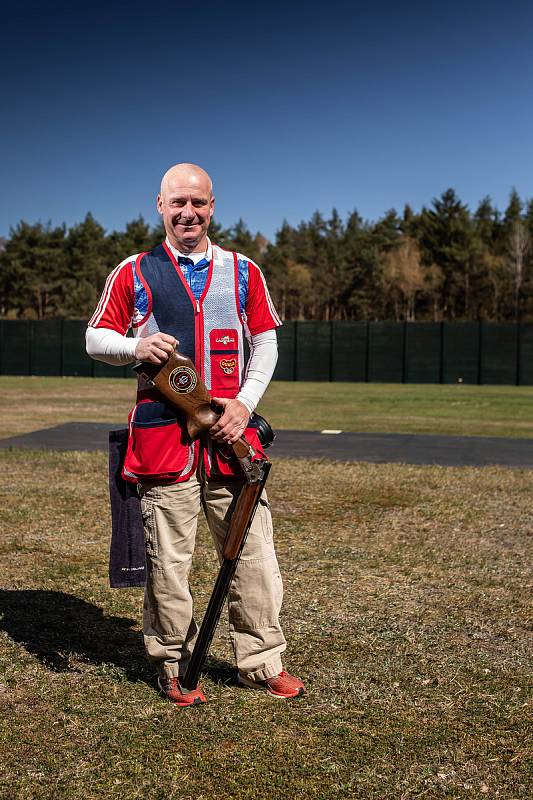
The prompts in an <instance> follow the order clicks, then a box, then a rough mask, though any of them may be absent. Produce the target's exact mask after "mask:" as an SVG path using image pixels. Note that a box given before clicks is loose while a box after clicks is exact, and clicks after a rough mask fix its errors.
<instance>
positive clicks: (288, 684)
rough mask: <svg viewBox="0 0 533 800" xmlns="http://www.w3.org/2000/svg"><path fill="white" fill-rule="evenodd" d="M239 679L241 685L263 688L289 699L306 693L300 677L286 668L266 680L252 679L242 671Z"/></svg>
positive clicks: (271, 693) (267, 691)
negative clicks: (286, 670) (290, 673)
mask: <svg viewBox="0 0 533 800" xmlns="http://www.w3.org/2000/svg"><path fill="white" fill-rule="evenodd" d="M237 680H238V682H239V683H240V684H241V686H248V688H249V689H263V690H264V691H265V692H266V693H267V694H270V695H272V697H280V698H282V699H289V698H292V697H301V695H302V694H305V686H304V685H303V683H302V681H301V680H300V678H296V677H295V676H294V675H289V673H288V672H285V670H282V671H281V672H280V673H279V675H274V677H273V678H267V680H266V681H252V680H250V678H245V677H244V675H241V674H240V673H239V676H238V679H237Z"/></svg>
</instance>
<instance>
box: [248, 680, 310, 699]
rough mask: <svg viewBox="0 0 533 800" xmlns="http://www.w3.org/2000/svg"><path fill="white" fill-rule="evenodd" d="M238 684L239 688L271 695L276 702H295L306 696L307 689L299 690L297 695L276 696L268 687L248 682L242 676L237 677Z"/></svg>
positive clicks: (255, 682)
mask: <svg viewBox="0 0 533 800" xmlns="http://www.w3.org/2000/svg"><path fill="white" fill-rule="evenodd" d="M237 683H238V684H239V686H245V687H246V688H247V689H255V690H256V691H259V692H265V694H269V695H270V697H275V698H276V700H295V699H296V698H297V697H302V695H304V694H305V689H303V688H302V689H298V691H297V692H296V694H276V692H273V691H272V690H271V689H269V688H268V686H263V684H261V683H257V681H251V680H248V678H243V677H242V676H241V675H238V676H237Z"/></svg>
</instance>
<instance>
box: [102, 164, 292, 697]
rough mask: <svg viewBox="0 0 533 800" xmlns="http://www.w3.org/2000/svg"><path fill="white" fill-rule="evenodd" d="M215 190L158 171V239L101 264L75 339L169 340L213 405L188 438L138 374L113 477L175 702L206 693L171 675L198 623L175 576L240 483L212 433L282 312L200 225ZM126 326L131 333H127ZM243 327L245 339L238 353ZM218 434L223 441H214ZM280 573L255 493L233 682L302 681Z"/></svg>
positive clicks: (250, 433)
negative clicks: (204, 432) (121, 493)
mask: <svg viewBox="0 0 533 800" xmlns="http://www.w3.org/2000/svg"><path fill="white" fill-rule="evenodd" d="M214 204H215V200H214V197H213V190H212V183H211V179H210V178H209V175H208V174H207V173H206V172H205V171H204V170H203V169H201V168H200V167H198V166H196V165H194V164H177V165H176V166H174V167H171V168H170V169H169V170H168V171H167V172H166V173H165V175H164V176H163V179H162V182H161V191H160V193H159V195H158V197H157V209H158V212H159V214H161V216H162V218H163V223H164V227H165V231H166V240H165V242H164V243H163V244H162V245H160V246H158V247H156V248H154V250H152V251H151V252H150V253H141V254H137V255H134V256H130V257H129V258H126V259H125V260H124V261H123V262H122V263H121V264H119V265H118V267H117V268H116V269H115V270H114V271H113V272H111V274H110V275H109V277H108V279H107V282H106V285H105V288H104V291H103V293H102V296H101V298H100V301H99V303H98V305H97V307H96V310H95V313H94V314H93V316H92V318H91V320H90V321H89V327H88V329H87V352H88V353H89V354H90V355H91V356H92V357H93V358H97V359H100V360H102V361H106V362H107V363H112V364H117V365H122V364H127V363H129V362H131V361H134V360H137V361H150V362H152V363H154V364H161V363H163V362H164V361H165V360H166V359H167V358H168V356H169V354H170V353H171V352H172V351H173V349H174V348H175V347H177V346H179V350H180V352H182V353H184V354H185V355H187V356H189V358H191V359H192V360H193V361H194V362H195V364H196V367H197V369H198V370H199V371H200V373H201V374H202V376H203V377H204V380H205V382H206V384H207V386H208V388H210V389H211V392H212V394H213V395H214V399H215V400H216V401H217V402H218V403H219V404H220V405H221V406H222V407H223V408H224V411H223V414H222V416H221V417H220V419H219V421H218V422H217V423H216V424H215V425H214V426H213V427H212V428H211V431H210V438H209V439H208V440H207V441H206V442H204V441H201V442H195V443H194V444H191V443H190V442H189V441H188V438H187V436H186V432H185V430H184V427H183V425H182V424H181V423H180V421H179V419H178V418H177V416H176V414H175V413H174V412H173V411H172V409H171V408H170V407H169V406H167V405H166V404H165V403H164V402H163V399H162V397H161V395H159V393H158V392H157V390H155V389H154V388H153V387H151V386H149V385H148V384H146V383H145V382H144V381H143V380H142V379H140V380H139V386H138V392H137V402H136V404H135V407H134V408H133V410H132V412H131V414H130V417H129V442H128V449H127V453H126V457H125V462H124V471H123V474H124V477H125V478H126V479H127V480H130V481H133V482H136V483H137V484H138V491H139V495H140V498H141V511H142V515H143V523H144V531H145V542H146V555H147V572H148V577H147V581H146V588H145V601H144V613H143V632H144V643H145V649H146V652H147V655H148V658H149V659H150V661H151V662H152V663H153V664H154V665H155V667H156V669H157V672H158V681H159V687H160V689H161V691H162V692H163V693H164V694H165V695H166V697H167V698H168V699H169V700H170V701H172V702H173V703H175V704H176V705H179V706H188V705H196V704H199V703H203V702H205V697H204V694H203V692H202V690H201V688H200V687H198V688H197V689H196V690H194V691H192V692H186V691H185V690H183V689H182V687H181V686H180V676H181V677H183V675H184V673H185V671H186V668H187V663H188V661H189V659H190V654H191V652H192V648H193V645H194V640H195V637H196V634H197V630H198V629H197V626H196V623H195V621H194V618H193V607H192V597H191V593H190V589H189V584H188V576H189V571H190V567H191V562H192V554H193V550H194V541H195V534H196V525H197V519H198V514H199V512H200V508H201V507H203V508H204V511H205V514H206V518H207V522H208V524H209V528H210V530H211V533H212V535H213V539H214V541H215V545H216V547H217V551H218V552H219V553H220V552H221V546H222V543H223V540H224V536H225V533H226V531H227V528H228V524H229V519H230V517H231V512H232V509H233V507H234V504H235V502H236V499H237V497H238V495H239V492H240V489H241V486H242V475H241V473H240V472H239V468H238V465H237V464H236V462H234V461H233V460H232V459H231V458H230V459H228V458H227V455H226V452H225V451H224V446H223V445H224V443H233V442H235V441H236V440H237V439H238V438H239V437H240V436H241V435H242V434H243V433H244V432H245V431H246V436H247V438H248V439H249V440H250V441H251V443H252V444H253V445H254V447H256V448H257V449H259V448H260V445H259V442H258V439H257V433H256V431H255V430H254V428H253V427H248V425H249V422H250V415H251V413H252V412H253V411H254V409H255V407H256V405H257V403H258V402H259V400H260V399H261V396H262V394H263V392H264V391H265V389H266V387H267V385H268V383H269V381H270V379H271V377H272V373H273V371H274V367H275V364H276V360H277V344H276V334H275V328H276V327H277V326H279V325H280V324H281V322H280V320H279V317H278V315H277V314H276V311H275V309H274V306H273V304H272V301H271V299H270V296H269V294H268V290H267V287H266V284H265V281H264V278H263V275H262V273H261V271H260V269H259V267H258V266H257V265H256V264H254V262H252V261H250V259H248V258H247V257H246V256H243V255H241V254H238V253H231V252H228V251H225V250H222V249H221V248H220V247H217V246H216V245H214V244H212V243H211V242H210V240H209V238H208V236H207V231H208V228H209V223H210V221H211V218H212V216H213V211H214ZM130 327H131V328H132V330H133V333H134V338H127V337H126V336H125V334H126V331H127V330H128V329H129V328H130ZM243 335H246V336H247V337H248V340H249V344H250V354H251V355H250V360H249V363H248V366H247V367H246V368H245V365H244V347H243ZM221 445H222V447H221ZM282 594H283V589H282V583H281V576H280V574H279V567H278V563H277V560H276V555H275V551H274V546H273V542H272V520H271V516H270V511H269V507H268V502H267V499H266V496H265V495H263V497H262V499H261V502H260V505H259V507H258V510H257V513H256V515H255V518H254V522H253V525H252V527H251V530H250V532H249V535H248V538H247V542H246V545H245V548H244V550H243V553H242V556H241V560H240V562H239V566H238V568H237V572H236V574H235V578H234V581H233V583H232V586H231V589H230V593H229V618H230V634H231V640H232V644H233V649H234V652H235V658H236V662H237V667H238V680H239V683H241V684H243V685H245V686H248V687H252V688H260V689H262V690H264V691H265V690H266V691H267V692H268V693H269V694H271V695H273V696H275V697H285V698H288V697H297V696H299V695H300V694H303V692H304V686H303V683H302V682H301V681H300V680H299V679H298V678H295V677H294V676H292V675H289V674H288V673H287V672H285V671H284V669H283V666H282V662H281V653H282V652H283V651H284V650H285V647H286V642H285V639H284V636H283V633H282V630H281V628H280V625H279V619H278V616H279V611H280V607H281V601H282Z"/></svg>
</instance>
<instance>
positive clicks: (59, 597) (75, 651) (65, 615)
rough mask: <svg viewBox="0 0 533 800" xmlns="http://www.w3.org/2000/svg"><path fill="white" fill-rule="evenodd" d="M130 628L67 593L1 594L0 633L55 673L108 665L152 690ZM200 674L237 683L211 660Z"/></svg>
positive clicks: (129, 622) (128, 622) (227, 668)
mask: <svg viewBox="0 0 533 800" xmlns="http://www.w3.org/2000/svg"><path fill="white" fill-rule="evenodd" d="M134 625H136V621H135V620H134V619H128V618H127V617H111V616H105V615H104V613H103V611H102V609H101V608H98V606H95V605H93V604H92V603H88V602H86V601H85V600H80V598H79V597H75V596H74V595H71V594H66V593H65V592H52V591H45V590H42V589H35V590H32V589H21V590H12V591H6V590H0V629H2V630H4V631H5V632H6V633H7V634H8V635H9V636H10V637H11V639H13V641H15V642H18V643H19V644H21V645H23V646H24V647H25V649H26V650H27V651H28V652H29V653H31V654H32V655H33V656H36V658H38V659H39V661H41V662H42V664H44V666H45V667H46V668H47V669H49V670H51V671H53V672H78V671H79V668H78V667H77V666H76V661H78V662H79V661H82V662H85V663H88V664H95V665H103V664H105V665H109V664H111V665H113V666H115V667H117V668H118V669H120V670H122V671H123V672H124V673H125V675H126V677H127V679H128V680H129V681H133V682H135V681H143V682H145V683H148V684H150V685H151V686H153V685H154V682H155V679H154V668H153V667H151V666H150V664H149V663H148V662H147V661H146V659H145V657H144V649H143V640H142V634H140V633H139V632H138V631H134V630H132V628H133V626H134ZM203 671H204V674H205V675H206V676H207V677H209V678H210V679H211V680H212V681H213V682H214V683H221V684H234V683H235V682H236V672H235V669H234V668H233V667H232V666H231V664H228V663H227V662H226V661H221V660H219V659H217V658H213V657H212V656H211V657H209V659H208V661H207V663H206V665H205V668H204V670H203Z"/></svg>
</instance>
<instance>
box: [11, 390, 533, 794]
mask: <svg viewBox="0 0 533 800" xmlns="http://www.w3.org/2000/svg"><path fill="white" fill-rule="evenodd" d="M300 386H301V385H300ZM0 459H1V462H2V463H1V468H2V474H3V476H4V479H3V482H2V493H1V497H0V502H1V503H2V509H3V511H2V588H1V590H0V615H1V621H0V668H1V670H2V673H1V676H0V721H1V727H0V796H1V797H2V798H9V800H41V799H42V800H49V799H50V798H53V799H56V798H57V800H77V799H78V798H80V800H81V798H83V799H84V800H85V799H86V798H87V800H92V798H110V799H111V800H114V799H115V798H116V799H117V800H118V798H121V800H122V799H123V798H128V800H130V799H131V800H137V799H139V800H140V798H150V799H151V800H152V799H153V800H159V798H160V799H161V800H163V799H164V800H174V799H175V800H178V798H180V800H187V799H190V800H192V798H194V799H195V800H211V798H218V797H225V798H235V800H263V799H264V800H267V799H268V800H272V799H273V800H278V799H279V800H281V799H282V798H283V800H285V798H311V800H312V799H314V798H316V799H317V800H336V798H361V800H363V799H364V800H369V799H370V800H373V799H375V800H382V799H383V798H416V797H424V798H447V797H461V798H462V797H476V796H484V795H487V796H488V797H497V798H508V799H509V800H511V798H526V797H528V796H529V794H530V786H531V777H532V776H531V773H530V771H529V765H528V761H527V756H528V747H529V746H530V745H531V739H530V738H528V737H530V736H531V729H530V728H529V729H528V726H527V721H528V705H527V704H528V700H529V698H528V688H529V686H530V677H531V676H530V672H529V668H530V665H531V660H530V659H531V639H530V636H531V633H530V627H531V607H530V597H531V595H530V590H528V588H527V584H528V580H530V575H531V571H530V564H531V560H530V559H531V539H530V534H531V521H532V519H531V472H528V471H520V470H509V469H498V468H490V469H484V470H479V469H444V468H437V467H424V468H419V467H405V466H401V465H371V464H347V465H339V464H329V463H324V462H319V461H316V462H309V463H305V462H302V461H291V460H283V459H277V460H275V462H274V471H273V477H272V480H271V483H270V488H269V495H270V500H271V504H272V509H273V516H274V523H275V529H276V537H277V548H278V555H279V559H280V563H281V567H282V573H283V576H284V583H285V603H284V611H283V625H284V630H285V633H286V636H287V639H288V643H289V646H288V650H287V654H286V666H287V667H288V668H289V669H291V670H292V671H294V672H295V673H296V674H299V675H301V676H302V678H303V679H304V680H305V682H306V684H307V687H308V694H307V695H306V696H305V697H304V698H302V699H301V700H300V701H296V702H293V703H290V702H286V703H284V702H280V701H276V700H273V699H272V698H269V697H267V696H266V695H262V694H258V693H254V692H251V691H249V690H243V689H239V688H238V687H236V686H235V685H234V673H233V659H232V654H231V649H230V643H229V638H228V636H227V631H226V624H225V620H223V621H222V623H221V626H220V628H219V632H218V634H217V637H216V640H215V642H214V646H213V649H212V657H211V659H210V662H209V669H208V672H207V674H206V675H205V677H204V679H203V684H204V689H205V691H206V694H207V697H208V703H207V704H206V705H205V706H202V707H200V708H194V709H187V710H177V709H175V708H174V707H172V706H171V705H170V704H168V703H166V702H165V701H163V700H162V699H160V698H159V696H158V695H157V693H156V692H155V689H154V682H153V675H152V671H151V669H150V667H149V666H148V664H147V663H146V662H145V660H144V656H143V654H142V641H141V633H140V625H139V622H140V615H141V607H142V592H141V590H120V591H117V590H110V589H109V588H108V584H107V549H108V539H109V529H110V518H109V510H108V501H107V486H106V457H105V455H104V454H99V453H69V454H66V453H58V452H55V453H53V452H41V451H35V452H23V453H22V452H16V451H0ZM215 575H216V558H215V555H214V552H213V547H212V545H211V543H210V540H209V536H208V533H207V531H206V528H205V525H201V526H200V530H199V539H198V546H197V554H196V562H195V569H194V575H193V578H192V583H193V588H194V592H195V598H196V602H197V607H198V611H199V614H201V612H202V610H203V608H204V607H205V604H206V602H207V598H208V595H209V593H210V591H211V588H212V584H213V581H214V578H215Z"/></svg>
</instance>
